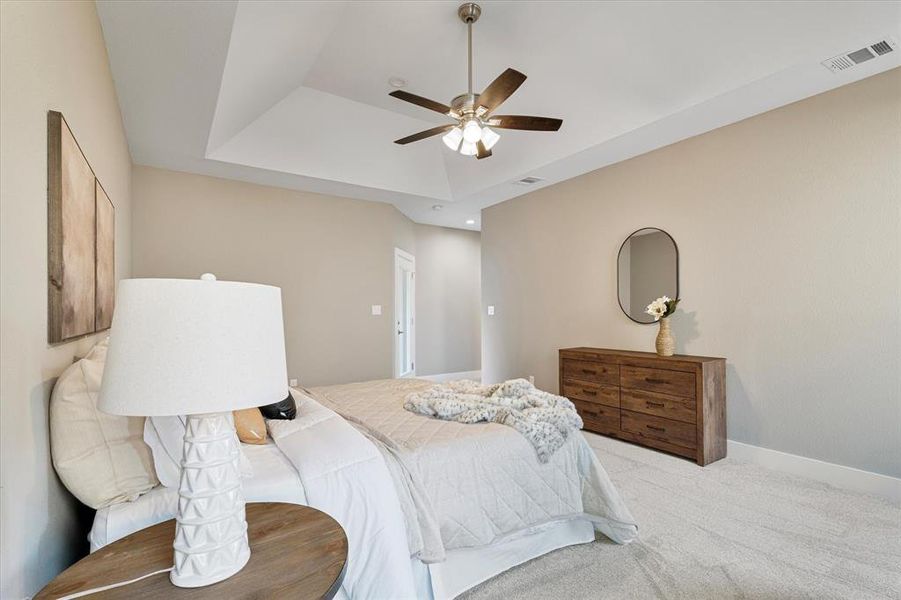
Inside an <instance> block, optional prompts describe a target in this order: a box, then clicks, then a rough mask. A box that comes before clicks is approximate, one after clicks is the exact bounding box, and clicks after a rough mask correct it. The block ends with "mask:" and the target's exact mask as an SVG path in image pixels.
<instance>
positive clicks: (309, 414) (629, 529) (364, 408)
mask: <svg viewBox="0 0 901 600" xmlns="http://www.w3.org/2000/svg"><path fill="white" fill-rule="evenodd" d="M431 385H433V384H432V383H431V382H428V381H423V380H417V379H399V380H381V381H371V382H363V383H355V384H348V385H338V386H327V387H320V388H313V389H312V390H310V391H309V392H308V393H304V392H300V391H299V390H295V391H292V393H294V394H295V399H296V400H297V401H298V416H297V418H296V419H294V420H293V421H269V422H268V425H269V431H270V434H271V436H272V439H271V440H270V441H269V442H268V443H267V444H265V445H261V446H248V445H245V446H244V453H245V456H246V457H247V459H248V461H249V462H250V463H251V466H252V471H253V477H251V478H249V479H246V480H245V482H244V493H245V497H246V499H247V501H248V502H258V501H280V502H293V503H298V504H308V505H310V506H315V507H317V508H320V509H322V510H325V511H326V512H329V514H331V515H332V516H333V517H335V518H336V519H337V520H338V521H339V522H340V523H341V524H342V526H344V528H345V531H346V533H347V534H348V539H349V544H350V558H349V561H348V574H347V578H346V580H345V586H344V587H343V588H342V595H343V596H344V597H352V598H367V597H379V596H381V597H386V596H390V597H398V596H405V595H407V596H411V597H416V598H434V599H443V598H453V597H455V596H457V595H459V594H460V593H462V592H463V591H465V590H467V589H469V588H471V587H473V586H475V585H477V584H479V583H481V582H483V581H485V580H487V579H489V578H491V577H493V576H494V575H496V574H498V573H500V572H502V571H504V570H506V569H509V568H510V567H513V566H515V565H517V564H521V563H523V562H525V561H527V560H530V559H532V558H535V557H537V556H540V555H542V554H545V553H547V552H550V551H552V550H555V549H557V548H561V547H564V546H568V545H573V544H580V543H588V542H591V541H594V539H595V535H596V532H600V533H601V534H603V535H606V536H607V537H609V538H610V539H612V540H613V541H615V542H617V543H628V542H630V541H632V540H633V539H634V538H635V537H636V536H637V526H636V523H635V520H634V519H633V518H632V516H631V514H630V513H629V511H628V509H627V508H626V507H625V505H624V504H623V502H622V500H621V499H620V497H619V494H618V493H617V491H616V489H615V488H614V486H613V484H612V483H611V482H610V480H609V478H608V477H607V474H606V473H605V472H604V470H603V468H602V467H601V465H600V463H599V462H598V459H597V457H596V456H595V454H594V452H593V451H592V449H591V448H590V447H589V446H588V444H587V442H586V441H585V439H584V437H583V436H582V435H581V433H578V432H577V433H576V434H574V435H571V436H570V437H569V439H568V440H567V442H566V443H565V444H564V446H563V447H562V448H560V449H558V450H557V451H556V452H555V453H554V454H553V455H552V457H551V458H550V460H549V461H548V462H547V463H545V464H541V463H540V462H539V461H538V460H537V457H536V454H535V450H534V448H533V447H532V446H531V445H530V444H529V443H528V442H527V441H526V440H525V438H524V437H523V436H521V435H520V434H519V433H518V432H516V431H515V430H513V429H512V428H509V427H506V426H503V425H499V424H494V423H481V424H468V425H463V424H459V423H454V422H449V421H441V420H438V419H432V418H429V417H424V416H420V415H416V414H413V413H410V412H408V411H406V410H404V409H403V400H404V398H405V397H406V395H408V394H409V393H411V392H414V391H419V390H423V389H426V388H428V387H429V386H431ZM176 500H177V492H176V490H175V489H171V488H165V487H162V486H160V487H156V488H154V489H153V490H151V491H150V492H148V493H146V494H143V495H142V496H140V497H139V498H138V499H137V500H134V501H132V502H122V503H118V504H114V505H112V506H109V507H105V508H102V509H100V510H98V511H97V513H96V515H95V518H94V524H93V527H92V529H91V533H90V541H91V549H92V551H94V550H96V549H98V548H100V547H102V546H104V545H105V544H108V543H111V542H113V541H115V540H116V539H119V538H121V537H123V536H125V535H128V534H129V533H132V532H133V531H137V530H138V529H141V528H144V527H147V526H149V525H152V524H154V523H157V522H160V521H163V520H165V519H169V518H172V517H173V516H174V514H175V509H176ZM373 548H375V550H374V549H373ZM373 556H377V557H378V558H379V560H381V563H379V564H378V565H374V564H369V561H370V560H372V557H373ZM386 557H390V558H386ZM401 563H404V564H401ZM407 578H409V579H411V583H410V585H409V586H407V585H406V584H405V583H402V582H401V583H396V584H395V583H393V582H392V583H390V584H389V583H387V582H388V580H392V581H393V580H404V579H407ZM391 586H394V587H391ZM398 586H399V587H398ZM404 586H406V587H404Z"/></svg>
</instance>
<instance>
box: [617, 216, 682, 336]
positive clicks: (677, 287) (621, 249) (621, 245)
mask: <svg viewBox="0 0 901 600" xmlns="http://www.w3.org/2000/svg"><path fill="white" fill-rule="evenodd" d="M645 229H656V230H657V231H659V232H661V233H665V234H666V237H668V238H669V239H670V241H671V242H672V243H673V248H675V249H676V298H678V297H679V244H677V243H676V240H675V239H673V236H671V235H670V234H669V232H668V231H666V230H665V229H660V228H659V227H641V228H640V229H636V230H635V231H633V232H632V233H630V234H629V235H627V236H626V239H624V240H623V243H622V244H620V246H619V252H617V253H616V303H617V304H619V309H620V310H621V311H623V314H624V315H626V316H627V317H629V320H631V321H632V322H633V323H638V324H639V325H654V324H656V323H657V321H650V322H648V323H645V322H643V321H637V320H635V319H633V318H632V315H630V314H629V313H628V312H627V311H626V309H625V308H623V303H622V300H620V295H619V257H620V256H621V255H622V253H623V248H624V247H625V246H626V242H628V241H629V240H631V239H632V236H633V235H635V234H636V233H638V232H639V231H644V230H645Z"/></svg>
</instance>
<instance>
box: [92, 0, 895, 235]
mask: <svg viewBox="0 0 901 600" xmlns="http://www.w3.org/2000/svg"><path fill="white" fill-rule="evenodd" d="M458 4H459V3H458V2H455V1H452V2H376V1H370V2H284V1H247V0H241V1H239V2H235V1H218V2H194V1H173V2H119V1H115V0H111V1H106V0H100V1H98V2H97V5H98V10H99V13H100V18H101V22H102V25H103V31H104V36H105V38H106V44H107V48H108V50H109V55H110V63H111V66H112V70H113V77H114V79H115V82H116V89H117V91H118V94H119V101H120V104H121V107H122V113H123V118H124V120H125V127H126V130H127V134H128V140H129V144H130V147H131V152H132V156H133V159H134V161H135V162H136V163H138V164H144V165H151V166H157V167H163V168H169V169H175V170H180V171H188V172H195V173H203V174H208V175H214V176H220V177H227V178H232V179H239V180H245V181H252V182H257V183H263V184H269V185H275V186H281V187H287V188H293V189H301V190H310V191H315V192H322V193H328V194H334V195H340V196H349V197H353V198H362V199H366V200H376V201H383V202H391V203H393V204H394V205H396V206H397V207H398V208H399V209H400V210H401V211H402V212H403V213H405V214H406V215H407V216H409V217H410V218H411V219H413V220H415V221H418V222H421V223H432V224H437V225H446V226H450V227H461V228H470V229H478V228H479V226H480V223H479V211H480V209H482V208H484V207H486V206H490V205H492V204H495V203H497V202H500V201H503V200H506V199H509V198H512V197H514V196H517V195H520V194H523V193H526V192H528V191H530V190H532V189H535V187H539V186H542V185H548V184H550V183H554V182H556V181H561V180H564V179H568V178H570V177H574V176H576V175H578V174H581V173H584V172H587V171H590V170H593V169H596V168H599V167H601V166H604V165H607V164H610V163H613V162H617V161H620V160H623V159H626V158H629V157H631V156H635V155H637V154H641V153H643V152H647V151H649V150H652V149H654V148H658V147H661V146H664V145H667V144H671V143H673V142H675V141H678V140H680V139H684V138H686V137H690V136H692V135H697V134H699V133H703V132H704V131H709V130H711V129H714V128H716V127H720V126H722V125H725V124H728V123H732V122H735V121H738V120H740V119H743V118H746V117H749V116H751V115H754V114H758V113H760V112H763V111H766V110H770V109H772V108H775V107H778V106H782V105H784V104H787V103H790V102H794V101H796V100H799V99H802V98H805V97H808V96H811V95H813V94H817V93H820V92H823V91H826V90H829V89H832V88H835V87H839V86H841V85H845V84H847V83H851V82H853V81H856V80H858V79H862V78H864V77H868V76H870V75H873V74H875V73H878V72H881V71H884V70H887V69H890V68H893V67H897V66H899V65H901V48H899V49H898V50H896V51H895V52H892V53H890V54H887V55H885V56H882V57H879V58H877V59H873V60H870V61H868V62H865V63H863V64H861V65H858V66H856V67H854V68H852V69H849V70H848V71H844V72H841V73H832V72H831V71H829V70H827V69H826V68H825V67H823V66H822V65H820V64H819V63H820V61H822V60H825V59H827V58H830V57H832V56H835V55H837V54H841V53H843V52H847V51H853V50H856V49H858V48H861V47H863V46H866V45H868V44H871V43H873V42H876V41H879V40H881V39H884V38H885V37H887V36H891V37H893V38H895V39H896V40H898V39H899V38H901V3H899V2H860V1H858V2H837V1H825V2H726V1H722V2H584V1H583V2H559V1H558V2H498V1H486V2H482V3H481V4H482V7H483V13H482V18H481V19H480V20H479V22H478V23H477V24H476V25H475V29H474V63H475V66H474V70H475V73H474V87H475V88H476V89H477V90H478V89H482V88H484V87H485V86H486V85H487V84H488V83H489V82H490V81H491V80H492V79H493V78H494V77H496V76H497V75H499V74H500V73H501V72H502V71H503V70H504V69H505V68H507V67H513V68H515V69H517V70H519V71H522V72H523V73H525V74H526V75H528V80H527V81H526V82H525V84H524V85H523V86H522V87H521V88H520V89H519V90H518V91H517V92H516V94H514V95H513V96H512V97H511V98H510V99H509V100H508V101H507V102H506V103H505V104H504V105H503V108H502V109H501V110H499V111H498V112H499V113H504V114H531V115H540V116H549V117H559V118H562V119H563V127H562V128H561V130H560V131H559V132H557V133H546V132H520V131H510V130H499V131H498V132H499V133H500V134H501V140H500V141H499V142H498V144H497V146H496V147H495V148H494V155H493V156H492V157H491V158H489V159H486V160H481V161H476V160H475V159H473V158H470V157H463V156H460V155H458V154H455V153H452V152H451V151H450V150H448V149H447V148H446V147H445V146H444V145H443V144H442V143H441V140H440V137H435V138H431V139H427V140H423V141H420V142H416V143H414V144H410V145H408V146H398V145H396V144H393V143H392V142H393V140H395V139H397V138H400V137H403V136H405V135H408V134H411V133H415V132H417V131H419V130H422V129H427V128H429V127H433V126H434V125H435V124H441V123H445V122H448V120H447V118H446V117H443V116H442V115H440V114H437V113H432V112H430V111H427V110H425V109H422V108H419V107H416V106H413V105H409V104H406V103H404V102H401V101H399V100H396V99H394V98H390V97H389V96H388V92H389V91H391V89H392V88H391V87H390V86H389V84H388V79H389V78H391V77H402V78H403V79H405V80H406V81H407V82H408V84H407V86H406V87H405V89H406V90H408V91H410V92H413V93H415V94H419V95H422V96H426V97H429V98H433V99H435V100H438V101H440V102H444V103H448V102H449V101H450V99H451V98H452V97H453V96H456V95H457V94H459V93H462V92H464V91H465V88H466V29H465V27H464V26H463V24H462V23H460V22H459V20H457V17H456V8H457V5H458ZM530 175H531V176H537V177H540V178H542V179H544V181H543V182H541V183H540V184H537V185H536V186H532V187H525V186H520V185H513V183H512V182H513V181H516V180H518V179H520V178H522V177H525V176H530ZM434 204H443V205H444V209H443V210H441V211H435V210H433V209H432V206H433V205H434ZM467 219H474V220H475V225H472V226H469V225H466V224H465V220H467Z"/></svg>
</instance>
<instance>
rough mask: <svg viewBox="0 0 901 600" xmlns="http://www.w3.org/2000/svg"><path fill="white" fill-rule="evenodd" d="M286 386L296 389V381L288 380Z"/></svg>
mask: <svg viewBox="0 0 901 600" xmlns="http://www.w3.org/2000/svg"><path fill="white" fill-rule="evenodd" d="M288 386H290V387H297V380H296V379H289V380H288Z"/></svg>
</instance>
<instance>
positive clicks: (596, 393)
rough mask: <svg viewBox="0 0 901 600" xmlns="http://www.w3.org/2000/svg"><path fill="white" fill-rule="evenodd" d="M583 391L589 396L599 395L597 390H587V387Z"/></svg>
mask: <svg viewBox="0 0 901 600" xmlns="http://www.w3.org/2000/svg"><path fill="white" fill-rule="evenodd" d="M582 393H583V394H587V395H589V396H597V395H598V392H597V390H586V389H585V388H582Z"/></svg>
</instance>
